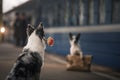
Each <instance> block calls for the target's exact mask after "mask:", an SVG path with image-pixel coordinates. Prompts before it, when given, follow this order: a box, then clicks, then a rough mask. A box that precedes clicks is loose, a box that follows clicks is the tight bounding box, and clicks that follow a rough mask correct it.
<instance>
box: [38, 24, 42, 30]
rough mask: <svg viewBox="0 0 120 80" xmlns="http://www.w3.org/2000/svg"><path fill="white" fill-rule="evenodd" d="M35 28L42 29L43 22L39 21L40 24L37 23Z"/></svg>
mask: <svg viewBox="0 0 120 80" xmlns="http://www.w3.org/2000/svg"><path fill="white" fill-rule="evenodd" d="M37 29H42V30H43V23H42V22H40V24H39V25H38V27H37Z"/></svg>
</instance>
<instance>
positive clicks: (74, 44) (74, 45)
mask: <svg viewBox="0 0 120 80" xmlns="http://www.w3.org/2000/svg"><path fill="white" fill-rule="evenodd" d="M79 38H80V33H79V34H77V36H74V35H73V34H72V33H69V39H70V46H71V47H70V55H78V56H80V58H83V53H82V50H81V48H80V45H79V43H78V41H79Z"/></svg>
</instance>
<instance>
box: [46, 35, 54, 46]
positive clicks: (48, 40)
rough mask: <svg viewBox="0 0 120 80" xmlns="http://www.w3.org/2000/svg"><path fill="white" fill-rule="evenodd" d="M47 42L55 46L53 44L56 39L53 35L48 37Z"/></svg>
mask: <svg viewBox="0 0 120 80" xmlns="http://www.w3.org/2000/svg"><path fill="white" fill-rule="evenodd" d="M47 44H48V45H49V46H53V45H54V39H53V38H52V37H49V38H48V39H47Z"/></svg>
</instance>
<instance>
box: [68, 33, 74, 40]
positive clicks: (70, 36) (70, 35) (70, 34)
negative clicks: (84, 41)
mask: <svg viewBox="0 0 120 80" xmlns="http://www.w3.org/2000/svg"><path fill="white" fill-rule="evenodd" d="M72 36H73V35H72V33H71V32H70V33H69V38H70V40H72Z"/></svg>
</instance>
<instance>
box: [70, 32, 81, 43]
mask: <svg viewBox="0 0 120 80" xmlns="http://www.w3.org/2000/svg"><path fill="white" fill-rule="evenodd" d="M69 39H70V45H77V44H78V41H79V39H80V33H78V34H77V35H76V36H75V35H73V34H72V33H69Z"/></svg>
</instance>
